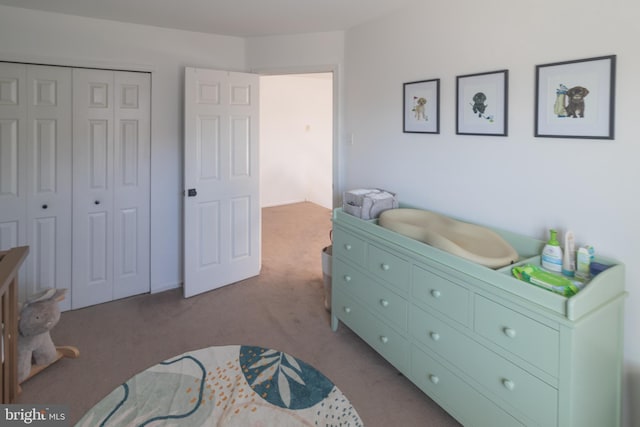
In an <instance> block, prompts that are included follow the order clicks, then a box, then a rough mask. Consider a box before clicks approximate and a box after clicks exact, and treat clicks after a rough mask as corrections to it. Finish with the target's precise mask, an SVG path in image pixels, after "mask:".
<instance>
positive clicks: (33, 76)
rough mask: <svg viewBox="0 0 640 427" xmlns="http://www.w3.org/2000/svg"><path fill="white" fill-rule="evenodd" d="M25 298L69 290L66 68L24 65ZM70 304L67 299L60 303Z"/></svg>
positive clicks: (68, 80)
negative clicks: (50, 290) (26, 100)
mask: <svg viewBox="0 0 640 427" xmlns="http://www.w3.org/2000/svg"><path fill="white" fill-rule="evenodd" d="M27 99H28V106H27V109H28V114H27V141H28V142H27V153H28V155H27V161H26V166H27V187H28V194H29V197H28V203H27V218H28V226H27V241H28V242H29V246H30V252H29V258H28V260H27V263H26V267H27V274H26V275H25V276H24V278H23V280H22V285H21V287H23V288H24V289H23V290H24V291H25V293H24V294H22V293H21V295H20V296H21V298H26V297H27V296H29V295H32V294H34V293H36V292H38V291H41V290H43V289H46V288H66V289H68V290H69V291H70V290H71V289H70V288H71V69H70V68H66V67H47V66H40V65H29V66H27ZM70 307H71V298H65V299H64V300H62V301H61V302H60V308H61V309H62V310H68V309H69V308H70Z"/></svg>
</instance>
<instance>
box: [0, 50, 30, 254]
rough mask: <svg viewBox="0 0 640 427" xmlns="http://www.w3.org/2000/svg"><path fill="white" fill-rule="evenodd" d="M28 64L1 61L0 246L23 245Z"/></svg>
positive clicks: (25, 195)
mask: <svg viewBox="0 0 640 427" xmlns="http://www.w3.org/2000/svg"><path fill="white" fill-rule="evenodd" d="M26 78H27V68H26V66H25V65H24V64H13V63H7V62H0V250H6V249H9V248H12V247H15V246H20V245H26V244H27V236H26V217H27V215H26V209H27V205H26V203H27V191H26V190H27V182H26V168H25V167H23V166H20V165H21V164H23V165H24V162H26V148H27V147H26V142H27V133H26V117H27V97H26V90H25V89H26Z"/></svg>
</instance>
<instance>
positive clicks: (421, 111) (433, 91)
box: [402, 79, 440, 133]
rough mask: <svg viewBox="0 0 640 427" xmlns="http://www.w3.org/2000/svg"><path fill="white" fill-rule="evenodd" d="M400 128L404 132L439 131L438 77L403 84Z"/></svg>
mask: <svg viewBox="0 0 640 427" xmlns="http://www.w3.org/2000/svg"><path fill="white" fill-rule="evenodd" d="M402 100H403V104H404V107H403V116H402V130H403V132H406V133H440V79H432V80H421V81H418V82H409V83H404V85H403V95H402Z"/></svg>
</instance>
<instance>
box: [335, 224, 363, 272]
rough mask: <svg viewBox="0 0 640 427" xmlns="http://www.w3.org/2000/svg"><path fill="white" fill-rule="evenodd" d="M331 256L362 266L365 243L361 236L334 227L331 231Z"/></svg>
mask: <svg viewBox="0 0 640 427" xmlns="http://www.w3.org/2000/svg"><path fill="white" fill-rule="evenodd" d="M333 256H334V257H336V258H345V259H348V260H349V261H352V262H354V263H356V264H358V265H361V266H364V265H365V259H366V243H365V242H364V240H362V239H361V238H359V237H356V236H354V235H353V234H351V233H347V232H346V231H342V230H341V229H339V228H336V229H335V230H334V233H333Z"/></svg>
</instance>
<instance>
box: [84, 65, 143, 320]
mask: <svg viewBox="0 0 640 427" xmlns="http://www.w3.org/2000/svg"><path fill="white" fill-rule="evenodd" d="M73 110H74V123H73V220H74V225H73V263H74V264H73V292H72V307H73V308H80V307H85V306H88V305H93V304H98V303H102V302H106V301H111V300H113V299H117V298H123V297H126V296H130V295H135V294H139V293H143V292H147V291H148V290H149V286H150V285H149V269H150V266H149V251H150V247H149V202H150V193H149V182H150V181H149V180H150V178H149V165H150V155H149V151H150V111H151V110H150V77H149V75H148V74H146V73H129V72H122V71H109V70H90V69H74V70H73Z"/></svg>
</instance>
